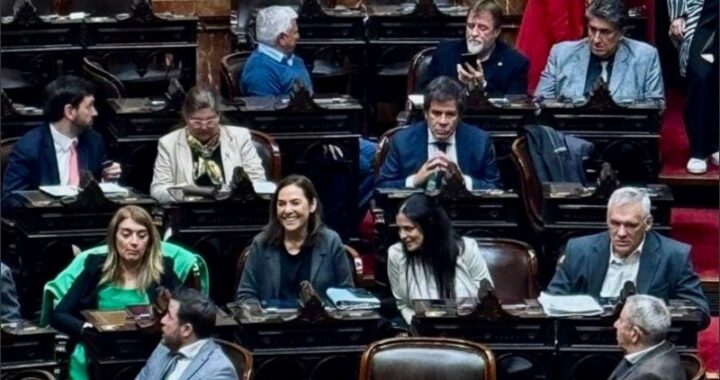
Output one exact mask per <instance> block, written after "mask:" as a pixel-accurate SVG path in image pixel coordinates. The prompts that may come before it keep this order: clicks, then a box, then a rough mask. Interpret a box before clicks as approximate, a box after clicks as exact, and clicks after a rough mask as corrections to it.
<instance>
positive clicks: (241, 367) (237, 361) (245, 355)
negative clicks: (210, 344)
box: [213, 339, 253, 380]
mask: <svg viewBox="0 0 720 380" xmlns="http://www.w3.org/2000/svg"><path fill="white" fill-rule="evenodd" d="M213 340H214V341H215V343H216V344H217V345H218V346H220V347H221V348H222V350H223V352H224V353H225V356H227V358H228V359H230V362H232V364H233V366H234V367H235V372H237V377H238V379H239V380H250V378H251V377H252V370H253V357H252V354H251V353H250V351H248V350H247V349H245V348H243V347H241V346H239V345H237V344H235V343H230V342H227V341H224V340H221V339H213Z"/></svg>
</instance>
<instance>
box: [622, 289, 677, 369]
mask: <svg viewBox="0 0 720 380" xmlns="http://www.w3.org/2000/svg"><path fill="white" fill-rule="evenodd" d="M669 328H670V312H669V311H668V309H667V307H666V306H665V303H664V302H663V301H662V300H661V299H659V298H655V297H653V296H648V295H639V294H638V295H634V296H630V297H628V299H627V301H626V302H625V306H624V307H623V310H622V312H621V313H620V317H619V318H618V319H617V321H615V330H616V333H617V341H618V345H619V346H620V347H621V348H622V349H623V351H625V357H624V358H623V360H622V361H621V362H620V364H618V366H617V367H616V368H615V370H614V371H613V372H612V374H611V375H610V377H609V379H608V380H640V379H663V380H685V371H684V370H683V365H682V362H681V361H680V357H679V356H678V354H677V352H676V351H675V346H674V345H673V344H672V343H670V342H668V341H667V340H665V337H666V336H667V332H668V329H669Z"/></svg>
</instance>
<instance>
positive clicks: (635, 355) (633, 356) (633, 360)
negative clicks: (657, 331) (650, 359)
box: [625, 340, 665, 364]
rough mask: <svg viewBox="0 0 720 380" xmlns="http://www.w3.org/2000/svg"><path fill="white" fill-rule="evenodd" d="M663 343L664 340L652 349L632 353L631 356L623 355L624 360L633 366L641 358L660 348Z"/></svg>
mask: <svg viewBox="0 0 720 380" xmlns="http://www.w3.org/2000/svg"><path fill="white" fill-rule="evenodd" d="M663 343H665V341H664V340H663V341H662V342H660V343H658V344H656V345H654V346H652V347H648V348H646V349H644V350H642V351H638V352H633V353H632V354H627V355H625V360H627V361H629V362H630V364H635V363H637V362H639V361H640V359H642V358H643V356H645V355H647V354H649V353H650V351H652V350H654V349H656V348H658V347H660V346H661V345H662V344H663Z"/></svg>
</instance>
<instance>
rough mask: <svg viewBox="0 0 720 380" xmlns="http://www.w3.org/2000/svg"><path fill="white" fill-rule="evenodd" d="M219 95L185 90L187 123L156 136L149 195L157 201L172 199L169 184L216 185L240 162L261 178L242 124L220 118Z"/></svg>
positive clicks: (229, 177)
mask: <svg viewBox="0 0 720 380" xmlns="http://www.w3.org/2000/svg"><path fill="white" fill-rule="evenodd" d="M219 106H220V99H219V97H218V96H217V93H216V92H215V90H214V89H212V88H205V87H200V86H196V87H193V88H192V89H190V91H188V93H187V96H186V98H185V103H184V104H183V109H182V115H183V118H184V119H185V124H186V126H185V127H184V128H182V129H179V130H177V131H174V132H170V133H168V134H167V135H165V136H163V137H162V138H160V142H159V143H158V154H157V158H156V159H155V170H154V172H153V180H152V184H151V185H150V195H151V196H152V197H153V198H155V199H156V200H157V201H158V202H160V203H169V202H172V201H174V199H173V197H172V196H171V195H170V193H169V192H168V188H171V187H184V186H211V187H220V186H222V185H223V184H226V183H228V182H230V181H231V180H232V173H233V171H234V170H235V168H236V167H238V166H241V167H242V168H243V169H244V170H245V172H246V173H247V175H248V176H249V177H250V180H252V181H264V180H265V170H264V169H263V166H262V161H261V160H260V156H258V154H257V151H256V150H255V147H254V146H253V143H252V140H251V137H250V132H249V131H248V130H247V129H246V128H241V127H232V126H228V125H222V124H220V116H219V114H218V111H219Z"/></svg>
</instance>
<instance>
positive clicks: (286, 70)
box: [238, 5, 313, 96]
mask: <svg viewBox="0 0 720 380" xmlns="http://www.w3.org/2000/svg"><path fill="white" fill-rule="evenodd" d="M297 18H298V14H297V13H296V12H295V11H294V10H293V9H292V8H290V7H285V6H279V5H274V6H271V7H267V8H263V9H261V10H260V11H259V12H258V14H257V17H256V18H255V28H256V29H255V30H256V37H257V40H258V46H257V48H256V49H255V51H254V52H253V53H252V55H250V58H248V60H247V62H246V63H245V67H244V68H243V71H242V73H241V74H240V78H239V80H238V82H239V83H240V91H241V92H242V94H243V95H244V96H284V95H288V94H290V93H291V92H292V90H293V85H294V84H295V83H296V82H298V83H300V84H302V85H303V86H304V87H305V88H306V89H307V90H308V91H310V93H312V89H313V88H312V81H311V80H310V73H309V72H308V70H307V67H306V66H305V62H303V60H302V58H300V57H298V56H297V55H295V54H294V52H295V46H296V45H297V42H298V40H299V39H300V33H299V31H298V26H297Z"/></svg>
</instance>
